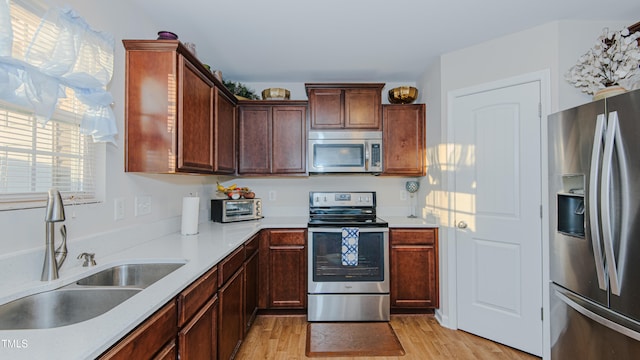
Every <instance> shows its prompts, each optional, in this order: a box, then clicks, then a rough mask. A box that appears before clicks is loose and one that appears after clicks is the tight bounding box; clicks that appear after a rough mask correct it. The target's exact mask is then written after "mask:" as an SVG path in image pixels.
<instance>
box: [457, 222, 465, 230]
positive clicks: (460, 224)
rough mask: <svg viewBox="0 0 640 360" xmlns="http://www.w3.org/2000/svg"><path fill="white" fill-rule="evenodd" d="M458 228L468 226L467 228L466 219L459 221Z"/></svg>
mask: <svg viewBox="0 0 640 360" xmlns="http://www.w3.org/2000/svg"><path fill="white" fill-rule="evenodd" d="M458 228H459V229H466V228H467V223H466V222H464V221H462V220H461V221H459V222H458Z"/></svg>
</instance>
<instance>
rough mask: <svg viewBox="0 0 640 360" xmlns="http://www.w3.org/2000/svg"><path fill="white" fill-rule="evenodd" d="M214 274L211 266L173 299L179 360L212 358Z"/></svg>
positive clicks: (215, 311)
mask: <svg viewBox="0 0 640 360" xmlns="http://www.w3.org/2000/svg"><path fill="white" fill-rule="evenodd" d="M217 290H218V271H217V267H214V268H212V269H210V270H209V271H207V272H206V273H205V274H204V275H202V276H201V277H200V278H199V279H198V280H196V281H194V282H193V283H192V284H191V285H189V286H188V287H187V288H186V289H185V290H183V291H182V292H181V293H180V294H179V295H178V297H177V300H178V313H179V316H178V327H179V332H178V348H179V353H180V359H181V360H187V359H188V360H194V359H195V360H197V359H203V360H204V359H214V360H215V359H216V355H217V336H218V331H217V317H218V296H217V294H216V292H217Z"/></svg>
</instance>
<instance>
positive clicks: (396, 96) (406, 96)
mask: <svg viewBox="0 0 640 360" xmlns="http://www.w3.org/2000/svg"><path fill="white" fill-rule="evenodd" d="M417 98H418V89H416V88H414V87H413V86H400V87H397V88H393V89H391V90H389V102H390V103H392V104H411V103H412V102H414V101H416V99H417Z"/></svg>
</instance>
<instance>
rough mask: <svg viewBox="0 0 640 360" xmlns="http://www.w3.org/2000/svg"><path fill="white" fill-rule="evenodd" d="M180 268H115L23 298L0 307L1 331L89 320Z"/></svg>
mask: <svg viewBox="0 0 640 360" xmlns="http://www.w3.org/2000/svg"><path fill="white" fill-rule="evenodd" d="M183 265H184V263H148V264H124V265H117V266H113V267H110V268H108V269H105V270H102V271H100V272H97V273H95V274H93V275H89V276H87V277H85V278H83V279H80V280H78V281H77V282H75V283H72V284H70V285H66V286H63V287H61V288H58V289H55V290H51V291H45V292H42V293H38V294H34V295H29V296H25V297H23V298H20V299H17V300H14V301H12V302H9V303H6V304H4V305H0V330H18V329H49V328H55V327H60V326H65V325H71V324H75V323H79V322H82V321H86V320H89V319H92V318H94V317H96V316H99V315H102V314H104V313H106V312H107V311H109V310H111V309H113V308H114V307H116V306H118V305H119V304H121V303H123V302H124V301H125V300H127V299H129V298H130V297H132V296H134V295H135V294H137V293H139V292H140V291H142V290H143V289H144V288H146V287H148V286H150V285H151V284H153V283H155V282H156V281H158V280H160V279H162V278H163V277H165V276H167V275H169V274H170V273H171V272H173V271H175V270H177V269H178V268H180V267H181V266H183Z"/></svg>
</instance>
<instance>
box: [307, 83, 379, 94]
mask: <svg viewBox="0 0 640 360" xmlns="http://www.w3.org/2000/svg"><path fill="white" fill-rule="evenodd" d="M384 86H385V83H305V84H304V88H305V89H306V91H307V95H309V90H312V89H336V88H342V89H380V91H382V88H383V87H384Z"/></svg>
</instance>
